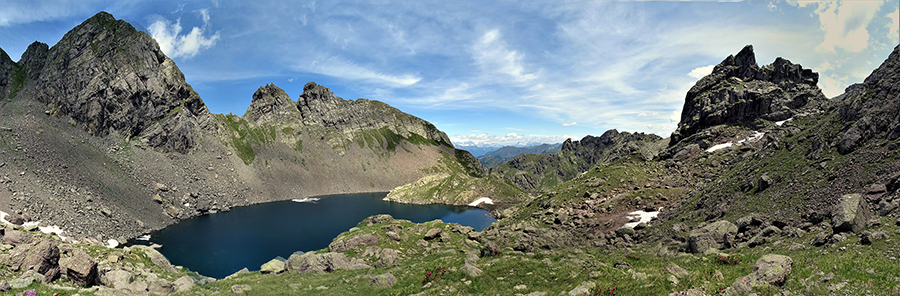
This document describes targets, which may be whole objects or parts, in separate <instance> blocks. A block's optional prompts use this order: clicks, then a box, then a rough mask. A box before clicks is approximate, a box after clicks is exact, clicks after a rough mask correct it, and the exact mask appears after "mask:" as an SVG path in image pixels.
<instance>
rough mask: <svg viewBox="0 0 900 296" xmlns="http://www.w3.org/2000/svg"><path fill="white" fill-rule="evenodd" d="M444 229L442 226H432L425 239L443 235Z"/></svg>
mask: <svg viewBox="0 0 900 296" xmlns="http://www.w3.org/2000/svg"><path fill="white" fill-rule="evenodd" d="M441 232H442V230H441V229H440V228H432V229H429V230H428V232H427V233H425V240H432V239H435V238H437V237H440V236H441Z"/></svg>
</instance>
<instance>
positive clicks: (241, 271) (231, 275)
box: [225, 267, 250, 280]
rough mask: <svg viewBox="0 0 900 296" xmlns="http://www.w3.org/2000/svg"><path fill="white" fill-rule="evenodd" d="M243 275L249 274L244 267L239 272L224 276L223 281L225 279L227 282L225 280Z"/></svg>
mask: <svg viewBox="0 0 900 296" xmlns="http://www.w3.org/2000/svg"><path fill="white" fill-rule="evenodd" d="M245 273H250V270H249V269H247V268H246V267H244V268H241V270H238V271H236V272H234V273H232V274H230V275H228V276H226V277H225V279H226V280H227V279H233V278H235V277H237V276H239V275H242V274H245Z"/></svg>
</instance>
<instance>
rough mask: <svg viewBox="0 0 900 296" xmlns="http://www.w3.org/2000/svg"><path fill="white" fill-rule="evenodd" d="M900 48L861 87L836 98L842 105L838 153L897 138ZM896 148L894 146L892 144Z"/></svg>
mask: <svg viewBox="0 0 900 296" xmlns="http://www.w3.org/2000/svg"><path fill="white" fill-rule="evenodd" d="M898 74H900V46H897V47H894V51H893V52H892V53H891V55H890V56H889V57H888V58H887V60H885V61H884V62H883V63H882V64H881V66H879V67H878V69H875V71H873V72H872V74H871V75H869V77H868V78H866V80H865V81H864V82H863V83H861V84H854V85H851V86H850V87H848V88H847V90H846V92H845V93H844V94H843V95H841V96H839V97H837V98H835V99H836V100H839V101H840V103H841V106H840V113H839V114H840V117H841V119H842V120H843V122H844V125H843V127H842V128H841V135H840V140H839V141H838V143H837V147H838V151H840V153H842V154H846V153H850V152H852V151H853V150H855V149H856V148H857V147H858V146H859V145H860V144H861V143H864V142H866V141H867V140H870V139H873V138H878V137H885V138H886V140H887V141H893V140H895V139H897V138H898V137H900V75H898ZM894 146H896V145H894Z"/></svg>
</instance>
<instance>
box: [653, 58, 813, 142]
mask: <svg viewBox="0 0 900 296" xmlns="http://www.w3.org/2000/svg"><path fill="white" fill-rule="evenodd" d="M818 81H819V74H817V73H814V72H813V71H812V70H810V69H804V68H803V67H802V66H800V65H797V64H793V63H791V62H790V61H789V60H786V59H783V58H780V57H779V58H777V59H775V62H773V63H772V64H770V65H766V66H763V67H759V66H758V65H757V64H756V56H755V54H754V53H753V46H752V45H747V46H746V47H744V48H743V49H742V50H741V51H740V52H738V53H737V55H730V56H728V57H727V58H725V60H723V61H722V62H721V63H719V64H718V65H716V67H715V68H713V71H712V73H711V74H709V75H707V76H706V77H703V78H701V79H700V81H697V83H696V84H694V86H693V87H691V89H690V90H689V91H688V93H687V95H686V96H685V101H684V108H682V112H681V121H680V122H679V123H678V129H676V130H675V132H674V133H672V136H671V137H670V138H669V145H670V146H674V145H675V144H677V143H679V142H681V141H682V140H684V139H685V138H688V137H690V136H692V135H694V134H696V133H697V132H699V131H701V130H703V129H706V128H709V127H712V126H716V125H720V124H723V123H733V124H741V123H747V122H752V121H754V120H756V119H765V120H769V121H780V120H785V119H788V118H791V117H792V116H794V115H795V114H797V113H800V112H803V111H802V110H803V109H804V108H813V107H815V106H817V105H818V103H820V102H823V101H826V100H827V99H826V98H825V95H823V94H822V91H821V90H820V89H819V88H818V86H816V84H817V83H818ZM699 140H700V139H697V140H695V141H694V142H698V141H699Z"/></svg>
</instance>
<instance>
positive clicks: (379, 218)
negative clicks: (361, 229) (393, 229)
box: [365, 214, 394, 225]
mask: <svg viewBox="0 0 900 296" xmlns="http://www.w3.org/2000/svg"><path fill="white" fill-rule="evenodd" d="M365 221H366V223H367V224H369V225H372V224H379V223H391V222H394V217H392V216H391V215H388V214H381V215H374V216H369V217H368V218H366V220H365Z"/></svg>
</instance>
